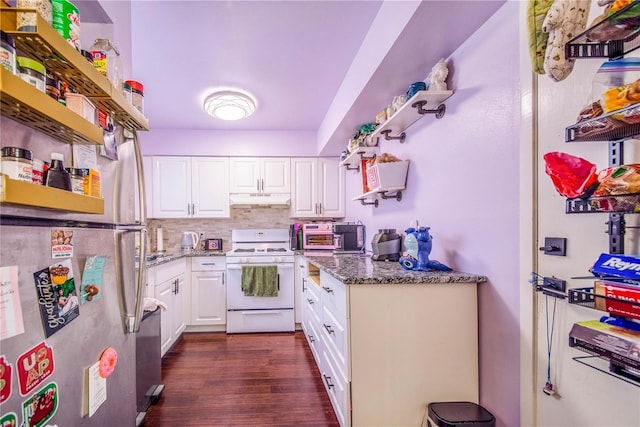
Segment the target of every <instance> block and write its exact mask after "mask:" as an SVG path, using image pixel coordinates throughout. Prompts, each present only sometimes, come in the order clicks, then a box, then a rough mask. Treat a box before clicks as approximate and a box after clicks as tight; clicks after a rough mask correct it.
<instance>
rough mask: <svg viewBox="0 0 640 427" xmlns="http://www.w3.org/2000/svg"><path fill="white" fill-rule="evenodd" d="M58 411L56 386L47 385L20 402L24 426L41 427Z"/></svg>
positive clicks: (54, 384)
mask: <svg viewBox="0 0 640 427" xmlns="http://www.w3.org/2000/svg"><path fill="white" fill-rule="evenodd" d="M57 410H58V385H57V384H56V383H53V382H52V383H49V384H47V385H46V386H45V387H44V388H43V389H42V390H39V391H38V392H36V393H35V394H34V395H33V396H31V397H30V398H29V399H27V400H25V401H24V402H22V419H23V420H24V425H26V426H35V427H41V426H44V425H46V422H47V421H49V420H50V419H51V417H53V416H54V415H55V413H56V411H57Z"/></svg>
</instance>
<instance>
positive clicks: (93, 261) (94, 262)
mask: <svg viewBox="0 0 640 427" xmlns="http://www.w3.org/2000/svg"><path fill="white" fill-rule="evenodd" d="M106 261H107V257H105V256H90V257H87V260H86V261H85V263H84V272H83V273H82V286H81V287H80V296H81V298H82V303H83V304H84V303H86V302H90V301H97V300H99V299H100V298H102V272H103V271H104V265H105V263H106Z"/></svg>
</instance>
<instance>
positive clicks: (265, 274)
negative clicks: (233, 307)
mask: <svg viewBox="0 0 640 427" xmlns="http://www.w3.org/2000/svg"><path fill="white" fill-rule="evenodd" d="M242 291H243V292H244V296H246V297H277V296H278V267H277V266H275V265H243V266H242Z"/></svg>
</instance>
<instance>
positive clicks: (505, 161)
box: [347, 2, 520, 426]
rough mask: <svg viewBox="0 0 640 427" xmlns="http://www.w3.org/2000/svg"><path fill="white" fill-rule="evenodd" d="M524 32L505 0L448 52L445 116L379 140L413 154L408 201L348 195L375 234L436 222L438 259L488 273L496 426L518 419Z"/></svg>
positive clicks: (487, 355) (485, 330)
mask: <svg viewBox="0 0 640 427" xmlns="http://www.w3.org/2000/svg"><path fill="white" fill-rule="evenodd" d="M518 40H519V29H518V2H508V3H507V4H506V5H505V6H503V7H502V8H501V9H500V10H499V11H498V12H497V13H496V14H495V15H494V16H493V17H491V18H490V19H489V20H488V21H487V23H486V24H485V25H484V26H483V27H482V28H481V29H480V30H479V31H478V32H477V33H475V34H474V35H473V36H472V37H471V38H470V39H468V40H467V41H466V42H465V43H464V44H463V45H462V46H461V47H460V48H459V49H458V50H456V51H455V52H454V53H453V54H452V55H451V57H450V58H449V59H448V60H447V64H448V67H449V77H448V79H447V82H448V84H449V88H450V89H453V90H454V95H453V96H452V97H451V98H450V99H449V100H448V101H447V102H446V105H447V112H446V115H445V116H444V117H443V118H442V119H441V120H437V119H435V117H434V116H433V115H427V116H425V117H423V118H422V119H421V120H420V121H418V122H416V123H415V124H414V125H413V126H411V127H410V128H409V129H408V130H407V140H406V142H405V143H404V144H400V143H398V142H396V141H382V142H381V152H388V153H391V154H394V155H396V156H397V157H400V158H401V159H409V160H410V161H411V163H410V165H409V176H408V179H407V189H406V191H405V193H404V194H403V199H402V201H401V202H398V201H396V200H381V201H380V207H378V208H377V209H376V208H373V207H363V206H361V205H360V204H359V203H357V202H350V201H348V202H347V209H348V216H349V218H348V219H350V220H362V221H363V222H364V224H366V226H367V232H368V233H367V234H368V239H369V240H370V237H372V236H373V234H374V233H375V232H377V230H378V228H397V229H399V230H404V229H405V228H406V227H407V226H408V225H409V224H410V222H411V221H414V220H418V221H419V223H420V225H423V226H428V227H431V234H432V235H433V237H434V248H433V251H432V255H433V256H432V257H433V258H434V259H438V260H440V261H442V262H444V263H446V264H448V265H450V266H451V267H453V268H454V269H456V270H460V271H466V272H471V273H478V274H482V275H486V276H487V277H489V282H487V283H483V284H481V285H480V286H479V320H480V400H481V402H480V403H481V404H482V405H483V406H484V407H485V408H487V409H488V410H489V411H491V412H492V413H493V414H494V415H495V416H496V418H497V419H498V425H499V426H517V425H520V412H519V407H520V386H519V375H520V354H519V346H520V334H519V201H518V200H519V167H518V165H519V142H518V141H519V138H520V136H519V132H520V130H519V121H520V89H519V68H518V64H519V61H518V58H519V54H520V53H519V44H518V43H519V41H518ZM347 187H348V188H347V200H351V198H353V197H355V196H356V195H358V194H360V193H361V186H360V179H359V176H357V175H356V174H355V172H348V173H347ZM455 314H456V313H455V307H452V311H451V315H452V316H455ZM442 350H443V351H446V349H442Z"/></svg>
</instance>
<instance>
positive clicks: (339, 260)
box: [298, 252, 489, 285]
mask: <svg viewBox="0 0 640 427" xmlns="http://www.w3.org/2000/svg"><path fill="white" fill-rule="evenodd" d="M298 254H299V255H302V256H304V257H305V258H306V259H307V261H309V262H310V263H311V264H313V265H315V266H316V267H318V268H319V269H320V270H321V271H324V272H326V273H327V274H329V275H330V276H332V277H334V278H336V279H338V280H339V281H341V282H342V283H344V284H345V285H374V284H399V285H403V284H429V283H482V282H486V281H488V280H489V279H488V278H487V277H486V276H482V275H478V274H471V273H464V272H460V271H411V270H405V269H403V268H402V266H401V265H400V263H398V262H385V261H373V260H371V257H369V256H359V255H352V254H350V255H332V256H327V255H326V254H325V255H315V256H314V255H313V254H309V253H308V252H307V253H304V254H303V253H300V252H298Z"/></svg>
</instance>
